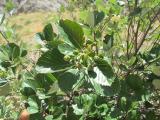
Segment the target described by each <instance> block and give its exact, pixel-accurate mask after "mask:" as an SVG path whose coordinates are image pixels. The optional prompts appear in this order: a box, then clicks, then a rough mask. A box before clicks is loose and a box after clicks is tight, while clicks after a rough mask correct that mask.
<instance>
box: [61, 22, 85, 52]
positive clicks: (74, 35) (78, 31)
mask: <svg viewBox="0 0 160 120" xmlns="http://www.w3.org/2000/svg"><path fill="white" fill-rule="evenodd" d="M60 26H61V27H62V28H63V30H64V32H65V33H66V34H67V35H68V38H69V40H70V41H71V43H72V44H73V45H74V46H75V47H76V48H79V49H81V48H82V47H83V44H84V42H85V40H84V33H83V29H82V27H81V26H80V25H79V24H78V23H76V22H73V21H71V20H60Z"/></svg>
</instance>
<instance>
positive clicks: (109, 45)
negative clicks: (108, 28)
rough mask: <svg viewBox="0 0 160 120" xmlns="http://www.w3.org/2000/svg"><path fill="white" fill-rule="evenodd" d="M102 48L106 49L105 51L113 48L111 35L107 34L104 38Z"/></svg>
mask: <svg viewBox="0 0 160 120" xmlns="http://www.w3.org/2000/svg"><path fill="white" fill-rule="evenodd" d="M104 38H105V39H104V41H103V42H104V43H105V44H104V47H106V48H107V49H110V48H112V47H113V41H114V37H113V33H112V34H111V35H109V34H107V35H106V36H105V37H104Z"/></svg>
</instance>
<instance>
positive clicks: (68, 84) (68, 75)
mask: <svg viewBox="0 0 160 120" xmlns="http://www.w3.org/2000/svg"><path fill="white" fill-rule="evenodd" d="M57 79H58V85H59V87H60V89H61V90H62V91H64V92H69V91H71V90H73V85H74V84H75V83H76V82H77V80H79V74H78V70H76V69H71V70H68V71H66V72H64V73H63V74H60V75H59V76H58V78H57Z"/></svg>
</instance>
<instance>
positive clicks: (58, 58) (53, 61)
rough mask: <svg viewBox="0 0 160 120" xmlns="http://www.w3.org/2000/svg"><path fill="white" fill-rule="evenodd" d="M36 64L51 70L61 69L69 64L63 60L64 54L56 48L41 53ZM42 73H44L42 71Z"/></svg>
mask: <svg viewBox="0 0 160 120" xmlns="http://www.w3.org/2000/svg"><path fill="white" fill-rule="evenodd" d="M37 66H40V67H42V68H51V70H52V72H56V71H59V70H60V71H61V70H63V69H65V68H67V67H69V66H70V64H69V63H68V62H66V61H64V55H63V54H61V53H60V52H59V50H58V49H56V48H55V49H53V50H52V51H47V52H46V53H44V54H42V56H41V57H40V58H39V59H38V62H37ZM44 73H46V72H45V71H44Z"/></svg>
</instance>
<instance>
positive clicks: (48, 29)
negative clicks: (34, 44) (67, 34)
mask: <svg viewBox="0 0 160 120" xmlns="http://www.w3.org/2000/svg"><path fill="white" fill-rule="evenodd" d="M43 33H44V36H45V40H46V41H52V40H53V39H54V37H55V36H56V34H55V33H54V32H53V28H52V25H51V24H50V23H49V24H48V25H46V26H45V28H44V30H43ZM39 35H40V37H41V38H43V36H42V35H41V34H39Z"/></svg>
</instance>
